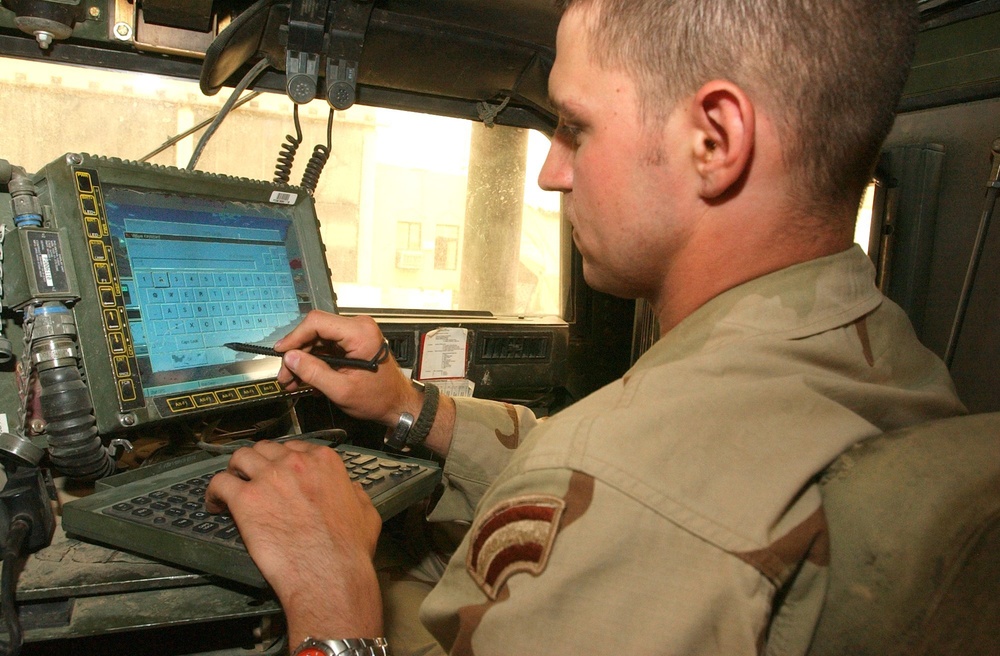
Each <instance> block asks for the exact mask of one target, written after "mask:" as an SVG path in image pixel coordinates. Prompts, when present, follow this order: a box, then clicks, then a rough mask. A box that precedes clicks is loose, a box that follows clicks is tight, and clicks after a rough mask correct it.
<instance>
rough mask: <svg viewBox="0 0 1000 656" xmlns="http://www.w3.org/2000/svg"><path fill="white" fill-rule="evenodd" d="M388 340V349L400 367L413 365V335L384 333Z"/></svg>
mask: <svg viewBox="0 0 1000 656" xmlns="http://www.w3.org/2000/svg"><path fill="white" fill-rule="evenodd" d="M385 338H386V340H388V342H389V350H390V351H392V357H394V358H396V362H398V363H399V366H401V367H412V366H413V336H412V335H386V336H385Z"/></svg>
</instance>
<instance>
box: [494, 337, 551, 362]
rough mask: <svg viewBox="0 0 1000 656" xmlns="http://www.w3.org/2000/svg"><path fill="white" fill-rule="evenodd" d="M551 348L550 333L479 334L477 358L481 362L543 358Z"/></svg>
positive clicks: (546, 356) (522, 360)
mask: <svg viewBox="0 0 1000 656" xmlns="http://www.w3.org/2000/svg"><path fill="white" fill-rule="evenodd" d="M551 350H552V336H551V335H480V342H479V359H480V360H481V361H483V362H524V361H537V360H545V359H547V358H548V357H549V352H550V351H551Z"/></svg>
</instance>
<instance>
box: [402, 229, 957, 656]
mask: <svg viewBox="0 0 1000 656" xmlns="http://www.w3.org/2000/svg"><path fill="white" fill-rule="evenodd" d="M872 279H873V270H872V266H871V263H870V262H869V260H868V258H867V257H866V256H865V254H864V253H863V252H862V251H861V250H860V249H858V248H854V249H852V250H850V251H847V252H845V253H841V254H838V255H834V256H832V257H827V258H823V259H820V260H816V261H812V262H808V263H805V264H802V265H798V266H794V267H791V268H789V269H785V270H783V271H779V272H776V273H773V274H771V275H768V276H765V277H762V278H759V279H757V280H754V281H751V282H749V283H746V284H744V285H741V286H740V287H738V288H735V289H732V290H730V291H728V292H725V293H724V294H722V295H720V296H718V297H717V298H715V299H713V300H712V301H710V302H709V303H707V304H706V305H705V306H703V307H702V308H700V309H699V310H698V311H696V312H695V313H694V314H692V315H691V316H690V317H689V318H687V319H686V320H685V321H683V322H682V323H681V324H680V325H678V326H677V327H676V328H674V329H673V330H671V331H670V332H669V334H667V335H666V336H665V337H663V338H662V339H661V340H660V341H659V342H657V343H656V344H655V345H654V346H653V347H652V348H651V349H650V350H649V351H648V352H647V353H646V354H645V355H643V356H642V358H641V359H640V360H639V361H638V362H637V363H636V364H635V366H634V367H632V369H631V370H630V371H629V372H628V373H627V374H626V375H625V376H624V377H623V378H622V379H621V380H618V381H616V382H614V383H612V384H610V385H608V386H606V387H604V388H603V389H601V390H599V391H597V392H596V393H594V394H592V395H591V396H589V397H587V398H586V399H584V400H582V401H580V402H578V403H576V404H575V405H573V406H572V407H571V408H569V409H567V410H565V411H563V412H561V413H559V414H558V415H556V416H555V417H553V418H551V419H549V420H547V421H544V422H541V423H539V422H536V420H535V419H534V417H533V416H532V415H531V414H530V412H528V411H526V410H524V409H518V408H515V407H513V406H505V405H500V404H496V403H490V402H484V401H476V400H471V399H470V400H462V399H459V400H457V401H458V417H457V423H456V426H455V436H454V442H453V444H452V447H451V452H450V454H449V457H448V460H447V463H446V465H445V470H444V473H445V482H446V492H445V494H444V496H443V497H442V498H441V499H440V501H439V502H438V504H437V506H436V507H435V509H434V511H433V513H432V515H431V519H432V520H453V521H455V520H457V521H472V522H473V523H472V528H471V530H470V531H469V532H468V534H467V535H466V537H465V540H464V541H463V542H462V544H461V546H460V547H459V549H458V551H457V552H456V554H455V556H454V557H453V558H452V559H451V561H450V562H449V564H448V566H447V569H446V571H445V572H444V575H443V577H442V579H441V581H440V583H439V584H438V585H437V586H436V588H435V589H434V590H433V591H432V592H431V593H430V595H429V596H428V597H427V599H426V601H425V602H424V604H423V606H422V608H421V613H420V616H421V620H422V621H423V623H424V624H425V625H426V627H427V628H428V630H429V631H430V632H431V633H432V634H433V635H434V636H435V637H436V638H437V640H438V641H439V642H440V643H441V645H442V646H443V647H444V649H445V650H447V651H449V652H451V653H455V654H473V653H474V654H478V655H479V656H487V655H489V654H585V653H601V654H607V653H615V654H684V655H691V654H712V655H719V654H727V655H732V654H757V653H767V654H802V653H803V652H804V651H805V649H806V647H807V646H808V642H809V639H810V636H811V632H812V627H813V625H814V622H815V618H816V615H817V613H818V611H819V608H820V604H821V600H822V596H823V592H824V588H825V580H826V574H825V567H824V566H825V565H826V563H827V556H828V540H827V535H826V522H825V520H824V517H823V510H822V507H821V500H820V496H819V492H818V489H817V486H816V476H817V473H819V472H821V471H822V470H823V469H824V468H825V467H826V466H827V465H828V464H829V463H830V462H831V461H832V460H833V459H835V458H836V457H837V456H838V454H840V453H841V452H842V451H844V450H845V449H846V448H847V447H848V446H850V445H851V444H853V443H855V442H857V441H859V440H863V439H865V438H869V437H873V436H875V435H878V434H880V433H881V432H883V431H887V430H891V429H894V428H897V427H900V426H905V425H909V424H914V423H918V422H922V421H924V420H929V419H934V418H938V417H944V416H949V415H955V414H960V413H963V412H964V408H963V407H962V405H961V403H960V402H959V400H958V398H957V397H956V395H955V392H954V389H953V386H952V383H951V380H950V378H949V376H948V372H947V371H946V369H945V367H944V365H943V364H942V363H941V362H940V360H938V358H936V357H935V356H934V355H933V354H931V353H930V352H929V351H928V350H926V349H925V348H923V347H922V346H921V345H920V344H919V342H918V341H917V339H916V337H915V335H914V333H913V330H912V328H911V326H910V324H909V321H908V320H907V318H906V316H905V315H904V313H903V312H902V311H901V310H900V309H899V308H898V307H897V306H895V305H894V304H892V303H891V302H889V301H887V300H886V299H885V298H884V297H883V296H882V295H881V294H880V293H879V292H878V291H877V290H876V288H875V287H874V286H873V284H872ZM515 447H516V449H515ZM776 596H780V597H781V598H782V599H783V602H782V604H781V606H780V610H779V612H778V613H777V615H776V616H775V617H774V618H773V620H772V618H771V615H772V612H771V609H772V604H773V603H774V602H775V598H776Z"/></svg>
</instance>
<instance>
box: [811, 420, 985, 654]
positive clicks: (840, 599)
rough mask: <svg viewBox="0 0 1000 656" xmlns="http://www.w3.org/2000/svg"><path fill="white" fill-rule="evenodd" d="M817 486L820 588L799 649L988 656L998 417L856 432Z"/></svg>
mask: <svg viewBox="0 0 1000 656" xmlns="http://www.w3.org/2000/svg"><path fill="white" fill-rule="evenodd" d="M821 490H822V494H823V503H824V507H825V512H826V516H827V522H828V524H829V529H830V550H831V561H830V584H829V588H828V590H827V594H826V600H825V602H824V607H823V610H822V614H821V616H820V618H819V624H818V626H817V628H816V632H815V634H814V638H813V642H812V646H811V648H810V651H809V652H808V653H809V654H810V656H843V655H846V654H850V655H852V656H867V655H871V656H876V655H877V656H895V655H903V654H905V655H906V656H931V655H939V654H940V655H946V654H947V655H958V654H961V655H962V656H966V655H972V654H1000V413H993V414H981V415H970V416H965V417H956V418H952V419H946V420H940V421H935V422H931V423H928V424H924V425H921V426H917V427H912V428H909V429H905V430H902V431H898V432H894V433H887V434H885V435H883V436H880V437H878V438H875V439H872V440H868V441H866V442H864V443H862V444H859V445H858V446H856V447H855V448H853V449H851V450H850V451H848V452H846V453H844V454H843V455H842V456H841V457H840V458H839V459H838V460H836V461H835V462H834V463H833V465H831V466H830V467H829V468H828V470H827V472H826V473H825V475H824V478H823V481H822V482H821Z"/></svg>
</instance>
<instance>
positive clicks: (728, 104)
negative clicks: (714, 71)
mask: <svg viewBox="0 0 1000 656" xmlns="http://www.w3.org/2000/svg"><path fill="white" fill-rule="evenodd" d="M691 103H692V104H691V106H690V116H691V120H692V125H693V127H694V131H693V132H692V137H693V139H694V142H693V144H692V147H693V151H692V152H693V156H694V164H695V169H696V171H697V173H698V175H699V177H700V188H699V193H700V195H701V197H702V198H705V199H713V198H717V197H719V196H721V195H723V194H724V193H726V192H727V191H729V190H730V189H731V188H733V186H734V185H736V184H737V183H738V182H739V181H740V180H741V179H742V178H743V175H744V173H745V172H746V170H747V167H748V166H749V165H750V161H751V157H752V155H753V150H754V138H755V132H754V129H755V119H756V116H755V111H754V105H753V103H752V102H751V101H750V98H749V97H748V96H747V94H746V93H744V91H743V89H741V88H740V87H739V86H737V85H736V84H733V83H732V82H730V81H728V80H713V81H711V82H708V83H706V84H705V85H703V86H702V87H701V88H700V89H699V90H698V92H697V93H696V94H695V95H694V97H693V98H692V99H691Z"/></svg>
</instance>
